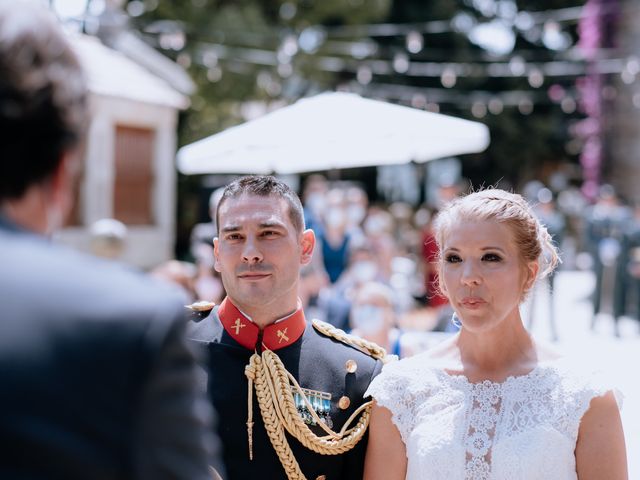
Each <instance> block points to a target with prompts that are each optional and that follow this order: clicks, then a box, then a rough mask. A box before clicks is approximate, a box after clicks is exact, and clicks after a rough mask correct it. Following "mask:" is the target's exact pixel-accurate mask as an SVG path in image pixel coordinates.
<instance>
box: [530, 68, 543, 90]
mask: <svg viewBox="0 0 640 480" xmlns="http://www.w3.org/2000/svg"><path fill="white" fill-rule="evenodd" d="M527 80H528V81H529V85H531V86H532V87H533V88H540V87H541V86H542V85H543V84H544V75H543V74H542V71H541V70H540V69H539V68H532V69H531V70H530V71H529V75H528V76H527Z"/></svg>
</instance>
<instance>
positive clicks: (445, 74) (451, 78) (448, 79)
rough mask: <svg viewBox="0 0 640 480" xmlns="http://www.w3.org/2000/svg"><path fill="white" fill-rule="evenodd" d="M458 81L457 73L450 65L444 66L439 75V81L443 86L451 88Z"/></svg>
mask: <svg viewBox="0 0 640 480" xmlns="http://www.w3.org/2000/svg"><path fill="white" fill-rule="evenodd" d="M457 81H458V75H457V74H456V71H455V70H454V69H453V67H451V66H446V67H445V68H444V70H443V71H442V75H440V82H441V83H442V86H443V87H445V88H453V87H455V85H456V82H457Z"/></svg>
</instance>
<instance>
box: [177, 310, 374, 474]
mask: <svg viewBox="0 0 640 480" xmlns="http://www.w3.org/2000/svg"><path fill="white" fill-rule="evenodd" d="M226 303H228V304H230V302H229V300H228V299H227V300H225V302H223V304H222V308H223V309H224V305H225V304H226ZM231 305H232V304H231ZM218 311H219V307H215V308H214V309H213V310H212V311H211V313H210V314H209V316H208V317H206V318H204V319H202V320H200V321H197V320H194V321H193V322H192V324H191V328H190V333H189V337H190V338H191V339H193V340H195V341H196V342H198V343H200V344H201V345H202V346H203V347H205V348H206V350H207V351H208V355H209V376H208V381H207V390H208V394H209V397H210V398H211V401H212V402H213V405H214V406H215V408H216V410H217V412H218V414H219V419H220V420H219V423H218V426H219V435H220V439H221V441H222V445H223V460H224V463H225V468H226V472H227V476H226V477H225V480H247V479H254V478H255V479H259V478H265V479H286V478H287V477H286V474H285V471H284V468H283V467H282V465H281V463H280V460H279V459H278V456H277V454H276V452H275V451H274V449H273V447H272V445H271V442H270V440H269V437H268V435H267V433H266V431H265V428H264V424H263V422H262V417H261V414H260V407H259V406H258V403H257V400H256V395H255V392H254V395H253V412H254V413H253V421H254V427H253V460H249V454H248V440H247V427H246V422H247V389H248V384H247V377H246V376H245V373H244V370H245V366H246V365H248V364H249V359H250V357H251V355H253V354H254V353H255V349H250V348H247V347H248V346H249V345H250V343H247V341H246V337H245V338H243V339H241V338H239V337H240V336H241V335H242V334H243V333H246V332H247V331H248V328H247V327H250V328H254V329H257V326H255V324H251V325H247V327H239V326H236V327H234V326H231V328H229V324H226V323H225V325H226V326H227V329H225V326H223V324H222V322H221V321H220V317H219V315H218ZM240 315H241V314H240ZM225 317H226V316H225ZM234 318H235V317H234ZM242 318H243V323H241V324H236V325H244V324H246V323H247V322H245V321H244V320H245V319H246V317H242ZM302 318H304V317H302ZM281 325H283V324H281V323H280V322H278V323H276V324H273V325H270V326H268V327H267V328H266V329H265V331H264V338H265V339H266V338H267V337H269V334H271V337H270V338H272V339H276V338H278V337H277V336H275V333H277V331H276V328H278V329H280V330H284V327H281ZM289 327H290V328H289V330H288V333H287V335H288V337H287V341H286V342H283V343H284V344H286V346H282V347H280V348H278V346H279V345H277V343H278V342H275V341H272V345H267V347H268V348H270V349H271V350H274V351H275V352H276V353H277V354H278V356H279V358H280V359H281V360H282V362H283V364H284V366H285V368H286V369H287V371H288V372H289V373H291V374H292V375H293V376H294V377H295V378H296V380H297V381H298V383H299V384H300V386H301V387H302V388H308V389H311V390H317V391H321V392H327V393H330V394H331V396H332V398H331V412H330V415H331V419H332V421H333V430H334V431H339V430H340V428H341V427H342V425H343V424H344V423H345V422H346V420H347V419H348V418H349V416H350V415H351V414H352V413H353V412H354V410H356V409H357V408H358V407H359V406H360V405H362V403H364V401H365V399H364V398H363V395H364V393H365V391H366V389H367V387H368V386H369V383H370V382H371V380H372V379H373V377H374V376H375V375H377V374H378V373H379V372H380V370H381V368H382V362H381V361H380V360H376V359H374V358H372V357H370V356H369V355H367V354H365V353H362V352H361V351H360V350H358V349H356V348H354V347H352V346H350V345H347V344H345V343H342V342H340V341H338V340H335V339H333V338H330V337H327V336H325V335H323V334H322V333H320V332H318V331H316V329H315V328H314V327H313V326H312V325H311V322H307V321H304V323H303V324H302V325H301V327H300V332H299V334H298V335H296V334H295V333H296V332H295V331H294V332H293V333H294V335H291V333H292V330H295V328H293V329H292V328H291V325H289ZM269 329H271V330H272V331H271V332H269V331H268V330H269ZM256 331H257V330H256ZM234 337H236V338H238V339H239V340H240V341H243V340H244V342H243V343H245V346H243V345H241V343H239V341H237V340H236V339H235V338H234ZM349 360H353V361H355V362H356V364H357V370H356V371H355V372H354V373H349V372H348V371H347V368H346V364H347V362H348V361H349ZM349 363H350V364H352V362H349ZM345 396H346V397H348V399H349V400H350V401H349V402H346V401H345V400H344V399H343V401H342V402H341V403H342V406H343V407H344V405H345V404H346V403H349V406H348V408H346V409H342V408H340V406H339V402H340V399H341V398H343V397H345ZM311 429H312V430H313V431H314V432H315V433H316V434H318V435H323V434H324V432H323V430H322V429H320V428H319V427H317V426H316V427H311ZM286 435H287V440H288V442H289V445H290V446H291V449H292V451H293V454H294V456H295V458H296V459H297V461H298V464H299V465H300V468H301V470H302V472H303V473H304V475H305V477H306V478H308V479H311V480H313V479H317V478H319V479H326V480H336V479H350V480H353V479H360V478H362V476H363V469H364V454H365V450H366V443H367V435H365V436H364V438H363V439H362V440H361V441H360V442H359V443H358V444H357V445H356V446H355V447H354V449H353V450H350V451H349V452H346V453H344V454H341V455H321V454H318V453H315V452H313V451H311V450H308V449H307V448H305V447H304V446H303V445H302V444H300V443H299V442H298V441H297V440H296V439H295V438H294V437H292V436H290V435H289V434H286Z"/></svg>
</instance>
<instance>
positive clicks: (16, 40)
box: [0, 0, 87, 231]
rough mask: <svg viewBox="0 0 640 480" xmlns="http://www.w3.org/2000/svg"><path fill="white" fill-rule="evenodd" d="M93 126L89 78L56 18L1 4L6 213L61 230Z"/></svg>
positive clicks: (1, 181) (0, 112)
mask: <svg viewBox="0 0 640 480" xmlns="http://www.w3.org/2000/svg"><path fill="white" fill-rule="evenodd" d="M86 124H87V109H86V84H85V80H84V77H83V75H82V71H81V67H80V65H79V63H78V60H77V58H76V56H75V55H74V53H73V52H72V50H71V47H70V45H69V43H68V42H67V40H66V38H65V36H64V34H63V33H62V31H61V30H60V27H59V26H58V25H57V24H56V21H55V19H54V18H53V17H52V16H51V14H50V13H49V12H47V11H46V10H44V9H41V8H38V7H36V6H35V5H32V4H30V3H27V2H14V1H8V0H0V140H1V141H0V204H1V205H2V210H3V211H4V213H5V214H7V215H8V216H9V217H11V218H12V219H14V220H15V221H17V222H18V223H24V224H25V225H26V226H29V227H32V228H33V229H35V230H40V231H45V230H46V229H47V227H52V226H59V225H52V223H55V224H60V223H61V221H62V218H63V216H64V215H65V214H66V213H67V211H68V210H69V209H70V206H71V205H70V204H71V201H70V199H71V191H72V188H71V187H72V180H73V177H74V172H75V171H76V170H77V169H78V167H79V165H78V163H79V161H78V159H77V157H78V155H76V151H77V150H78V147H79V145H80V143H81V140H82V139H83V136H84V130H85V127H86ZM36 191H37V193H34V192H36ZM25 202H27V203H28V204H29V205H26V203H25ZM40 217H42V218H40ZM53 217H55V219H54V218H53Z"/></svg>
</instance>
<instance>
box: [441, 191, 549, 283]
mask: <svg viewBox="0 0 640 480" xmlns="http://www.w3.org/2000/svg"><path fill="white" fill-rule="evenodd" d="M469 221H471V222H477V221H495V222H499V223H503V224H505V225H507V226H508V227H509V228H510V230H511V232H512V233H513V238H514V240H515V243H516V246H517V248H518V251H519V253H520V258H521V261H522V263H523V264H527V263H529V262H533V261H538V263H539V265H540V268H539V270H538V278H544V277H546V276H547V275H549V274H550V273H551V272H553V270H554V269H555V268H556V266H557V265H558V263H559V262H560V258H559V256H558V250H557V248H556V247H555V245H554V244H553V241H552V239H551V235H549V232H547V229H546V227H545V226H544V225H542V224H541V223H540V220H538V217H536V215H535V213H533V210H532V209H531V207H530V206H529V204H528V203H527V201H526V200H525V199H524V198H523V197H522V196H520V195H518V194H517V193H509V192H506V191H504V190H499V189H494V188H492V189H487V190H480V191H478V192H473V193H470V194H469V195H466V196H464V197H460V198H457V199H455V200H453V201H451V202H450V203H448V204H447V205H446V206H445V207H444V208H443V209H442V210H441V211H440V213H439V214H438V216H437V217H436V220H435V222H434V233H435V238H436V242H437V244H438V250H439V252H440V258H439V265H440V268H442V248H443V246H444V241H445V239H446V237H447V235H448V234H449V231H450V230H451V228H452V227H453V226H455V225H459V224H460V223H462V222H469ZM440 278H442V275H440Z"/></svg>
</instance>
